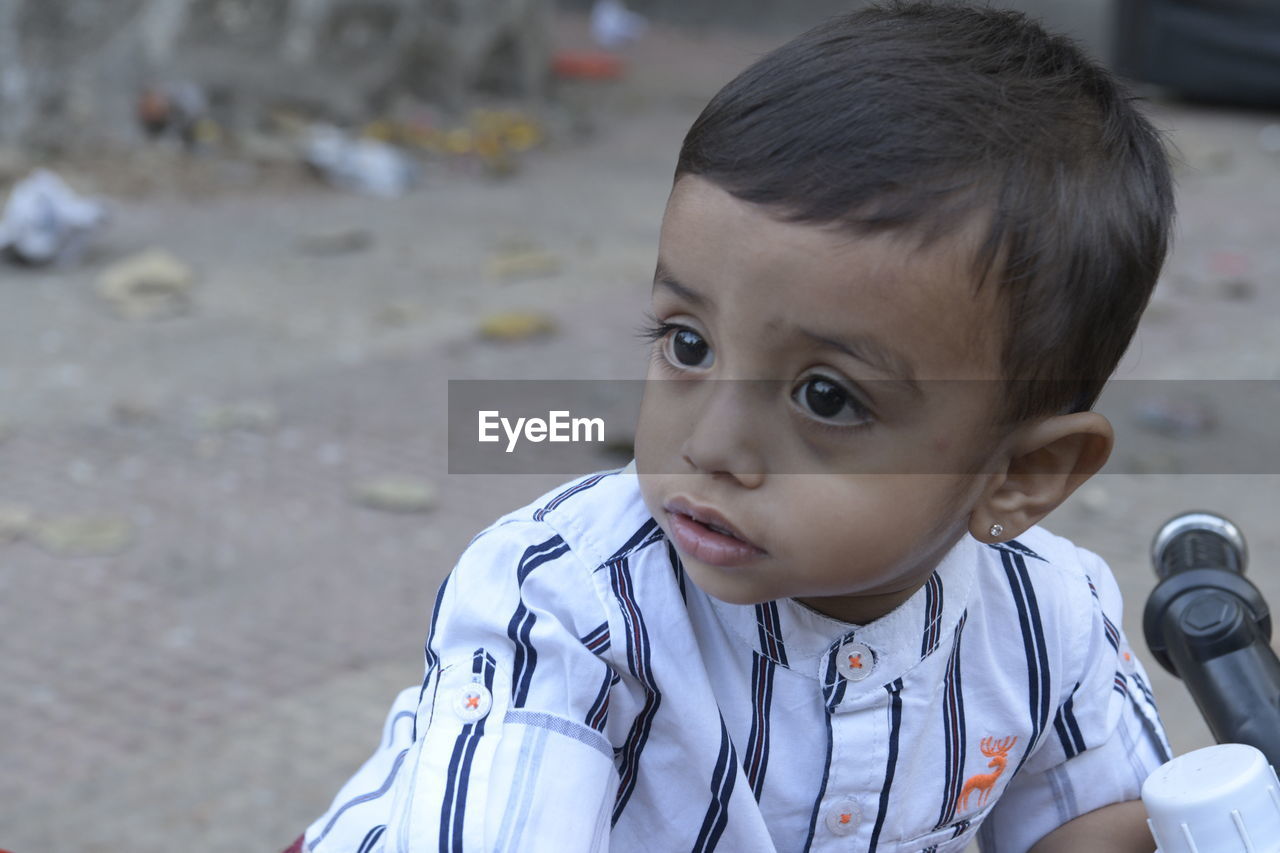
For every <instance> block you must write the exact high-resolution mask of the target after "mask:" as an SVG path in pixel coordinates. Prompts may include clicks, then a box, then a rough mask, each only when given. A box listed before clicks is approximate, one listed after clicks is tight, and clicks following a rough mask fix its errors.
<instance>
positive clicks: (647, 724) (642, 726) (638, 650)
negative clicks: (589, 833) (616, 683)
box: [608, 558, 662, 824]
mask: <svg viewBox="0 0 1280 853" xmlns="http://www.w3.org/2000/svg"><path fill="white" fill-rule="evenodd" d="M608 565H609V578H610V582H611V584H612V586H613V592H614V596H615V597H616V598H617V600H618V605H619V609H621V610H622V617H623V621H624V622H625V624H626V629H627V666H628V668H629V669H630V670H631V674H632V675H634V676H635V677H636V678H637V679H639V681H640V684H641V686H642V687H643V688H644V692H645V700H644V707H643V708H641V709H640V713H639V714H638V715H637V716H636V719H635V721H634V722H633V723H632V724H631V730H630V732H628V733H627V740H626V742H625V744H624V745H623V747H622V756H621V762H620V764H619V767H618V777H619V780H618V793H617V798H616V799H615V801H614V806H613V823H615V824H616V823H617V822H618V818H620V817H622V810H623V809H624V808H626V805H627V800H629V799H630V798H631V793H632V791H634V790H635V787H636V778H637V775H638V773H639V769H640V756H641V754H642V753H643V751H644V745H645V743H646V742H647V741H648V739H649V732H650V730H651V729H652V727H653V719H654V717H655V716H656V715H657V713H658V707H659V705H661V704H662V694H661V693H660V692H659V691H658V685H657V681H656V680H655V679H654V677H653V669H652V667H651V666H650V648H649V631H648V629H647V628H646V627H645V624H644V618H643V617H642V615H641V613H640V608H639V607H638V606H637V605H636V602H635V598H634V595H633V591H632V587H631V571H630V569H629V567H628V565H627V561H626V559H625V558H624V559H620V560H616V561H613V562H611V563H609V564H608Z"/></svg>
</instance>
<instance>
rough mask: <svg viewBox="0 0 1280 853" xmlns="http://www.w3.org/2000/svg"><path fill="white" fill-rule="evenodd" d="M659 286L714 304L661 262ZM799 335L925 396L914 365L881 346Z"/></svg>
mask: <svg viewBox="0 0 1280 853" xmlns="http://www.w3.org/2000/svg"><path fill="white" fill-rule="evenodd" d="M659 285H661V286H662V287H665V288H667V289H668V290H670V291H671V292H672V293H674V294H675V295H676V296H679V297H680V298H681V299H683V300H685V301H686V302H688V303H690V304H692V305H696V306H697V307H699V308H705V307H707V306H709V305H710V304H711V300H709V299H708V298H707V297H706V296H703V295H702V294H701V293H698V292H697V291H696V290H693V289H692V288H690V287H689V286H687V285H684V284H681V283H680V282H679V281H677V280H676V278H675V276H673V275H672V274H671V272H670V270H668V269H667V268H666V267H665V266H663V265H662V262H661V261H659V262H658V269H657V272H655V273H654V275H653V286H654V287H658V286H659ZM770 325H773V324H770ZM799 331H800V333H801V334H803V335H804V336H805V337H807V338H810V339H811V340H813V341H814V342H816V343H819V344H822V345H823V346H828V347H831V348H832V349H836V350H839V351H840V352H843V353H844V354H845V355H848V356H850V357H851V358H855V359H857V360H858V361H861V362H862V363H863V364H868V365H870V366H871V367H873V368H875V369H876V370H878V371H880V372H881V373H885V374H888V375H889V376H894V377H897V378H895V379H886V380H882V381H883V382H884V383H885V384H888V385H901V386H902V387H903V388H905V389H906V390H907V391H910V392H911V394H912V395H913V396H915V397H921V396H923V392H922V391H921V389H920V384H919V383H918V382H916V379H915V371H914V370H912V368H911V365H910V364H909V363H908V362H907V361H906V360H905V359H903V358H902V357H900V356H899V355H898V354H897V353H895V352H893V351H892V350H890V349H888V348H886V347H885V346H883V345H881V344H880V343H879V342H877V341H874V340H872V339H871V338H866V337H854V338H846V339H844V340H840V339H837V338H833V337H829V336H827V335H821V334H818V333H817V332H814V331H810V330H809V329H800V330H799Z"/></svg>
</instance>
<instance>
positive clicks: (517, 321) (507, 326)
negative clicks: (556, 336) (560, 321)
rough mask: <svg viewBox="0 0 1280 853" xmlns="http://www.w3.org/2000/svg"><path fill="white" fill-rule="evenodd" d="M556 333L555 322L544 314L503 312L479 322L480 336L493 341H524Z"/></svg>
mask: <svg viewBox="0 0 1280 853" xmlns="http://www.w3.org/2000/svg"><path fill="white" fill-rule="evenodd" d="M555 331H556V322H555V320H553V319H552V318H551V317H549V316H547V315H546V314H535V313H533V312H526V311H505V312H502V313H500V314H492V315H490V316H488V317H486V318H485V319H483V320H482V321H481V322H480V334H481V335H482V336H484V337H486V338H488V339H490V340H494V341H505V342H510V341H524V340H528V339H530V338H539V337H545V336H547V335H550V334H552V333H554V332H555Z"/></svg>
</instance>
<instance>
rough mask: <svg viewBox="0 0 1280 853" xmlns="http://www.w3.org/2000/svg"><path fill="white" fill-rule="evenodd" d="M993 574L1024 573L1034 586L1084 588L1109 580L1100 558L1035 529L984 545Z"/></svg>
mask: <svg viewBox="0 0 1280 853" xmlns="http://www.w3.org/2000/svg"><path fill="white" fill-rule="evenodd" d="M988 547H989V548H990V549H991V551H992V553H993V555H996V556H998V557H999V559H997V560H992V561H990V565H991V566H992V568H993V569H994V572H995V574H1003V575H1006V576H1008V575H1010V574H1013V573H1016V572H1021V571H1026V572H1027V573H1028V575H1029V576H1030V577H1031V578H1032V580H1033V581H1035V582H1036V583H1037V584H1038V585H1050V584H1059V585H1066V586H1070V587H1076V586H1079V585H1081V584H1083V585H1084V586H1085V587H1086V588H1088V587H1095V588H1096V586H1097V584H1098V583H1099V582H1102V581H1105V580H1110V579H1111V569H1110V568H1109V567H1108V566H1107V563H1106V561H1105V560H1103V559H1102V557H1100V556H1098V555H1097V554H1095V553H1094V552H1093V551H1090V550H1089V549H1088V548H1084V547H1081V546H1080V545H1077V544H1076V543H1075V542H1073V541H1071V540H1070V539H1068V538H1066V537H1065V536H1059V535H1057V534H1055V533H1051V532H1049V531H1048V530H1046V529H1045V528H1043V527H1040V526H1038V525H1037V526H1035V527H1032V528H1030V529H1028V530H1026V531H1024V532H1023V533H1022V534H1021V535H1019V536H1018V538H1016V539H1012V540H1009V541H1007V542H998V543H995V544H993V545H989V546H988Z"/></svg>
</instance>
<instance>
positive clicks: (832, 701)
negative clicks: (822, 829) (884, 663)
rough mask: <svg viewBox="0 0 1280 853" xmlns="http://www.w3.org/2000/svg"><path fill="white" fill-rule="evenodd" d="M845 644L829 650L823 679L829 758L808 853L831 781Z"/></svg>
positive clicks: (815, 806) (808, 839)
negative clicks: (833, 726) (838, 659)
mask: <svg viewBox="0 0 1280 853" xmlns="http://www.w3.org/2000/svg"><path fill="white" fill-rule="evenodd" d="M843 642H844V640H843V639H841V640H837V641H836V642H835V643H833V644H832V645H831V648H830V649H828V651H827V671H826V673H825V674H824V675H823V678H822V696H823V702H824V708H825V709H826V711H827V714H826V718H827V757H826V761H825V762H824V763H823V765H822V784H821V785H819V786H818V796H817V797H815V798H814V800H813V812H812V814H810V815H809V835H808V837H806V838H805V840H804V849H805V851H806V853H807V851H808V850H809V849H810V848H811V847H813V838H814V833H815V832H817V829H818V814H819V813H820V812H821V811H822V798H823V797H825V796H826V795H827V782H828V781H829V780H830V779H831V752H832V748H833V746H834V745H835V743H834V735H833V733H832V731H831V712H832V711H833V710H834V709H835V707H836V706H837V705H839V704H840V701H841V700H842V699H844V686H845V683H846V682H845V680H844V679H843V678H841V677H840V674H839V673H838V672H837V671H836V654H837V653H838V651H839V649H840V646H841V644H842V643H843ZM837 682H838V684H837Z"/></svg>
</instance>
